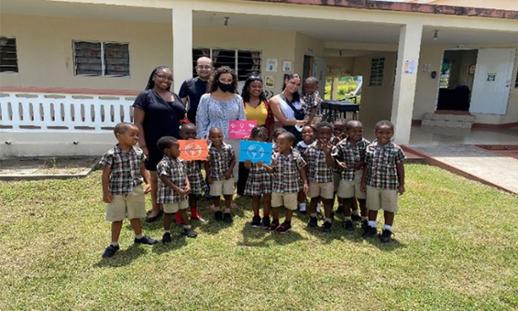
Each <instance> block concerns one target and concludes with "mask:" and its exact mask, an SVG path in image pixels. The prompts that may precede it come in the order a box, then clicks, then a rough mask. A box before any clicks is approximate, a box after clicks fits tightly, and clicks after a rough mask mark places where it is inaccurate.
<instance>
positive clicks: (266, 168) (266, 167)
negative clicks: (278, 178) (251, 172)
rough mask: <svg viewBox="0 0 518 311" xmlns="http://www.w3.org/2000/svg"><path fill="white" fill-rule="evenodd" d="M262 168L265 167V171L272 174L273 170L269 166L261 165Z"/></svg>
mask: <svg viewBox="0 0 518 311" xmlns="http://www.w3.org/2000/svg"><path fill="white" fill-rule="evenodd" d="M261 166H262V167H264V169H265V170H266V171H267V172H271V171H272V170H273V168H272V167H271V166H269V165H266V164H262V165H261Z"/></svg>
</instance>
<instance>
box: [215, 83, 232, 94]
mask: <svg viewBox="0 0 518 311" xmlns="http://www.w3.org/2000/svg"><path fill="white" fill-rule="evenodd" d="M218 87H219V89H220V90H222V91H223V92H230V93H234V85H233V84H226V83H222V82H221V81H218Z"/></svg>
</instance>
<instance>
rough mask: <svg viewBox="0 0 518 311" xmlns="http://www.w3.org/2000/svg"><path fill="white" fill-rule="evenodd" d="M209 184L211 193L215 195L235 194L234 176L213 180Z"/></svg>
mask: <svg viewBox="0 0 518 311" xmlns="http://www.w3.org/2000/svg"><path fill="white" fill-rule="evenodd" d="M209 186H210V191H209V194H210V195H211V196H213V197H217V196H220V195H233V194H234V178H229V179H224V180H214V181H212V184H210V185H209Z"/></svg>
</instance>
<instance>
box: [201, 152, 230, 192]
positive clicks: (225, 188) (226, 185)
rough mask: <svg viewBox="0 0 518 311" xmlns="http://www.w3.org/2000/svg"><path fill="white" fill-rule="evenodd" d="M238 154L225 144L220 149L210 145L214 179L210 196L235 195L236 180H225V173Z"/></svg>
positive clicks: (211, 172) (211, 175) (210, 173)
mask: <svg viewBox="0 0 518 311" xmlns="http://www.w3.org/2000/svg"><path fill="white" fill-rule="evenodd" d="M235 156H236V154H235V153H234V148H232V146H231V145H230V144H227V143H223V145H222V146H221V148H220V149H217V148H216V147H214V146H213V145H212V144H210V145H209V160H208V161H209V171H208V172H207V174H209V176H210V177H212V184H210V191H209V193H210V195H211V196H220V195H222V194H223V195H232V194H234V178H233V177H230V178H229V179H225V172H226V171H228V169H229V168H230V163H231V162H232V159H234V158H235Z"/></svg>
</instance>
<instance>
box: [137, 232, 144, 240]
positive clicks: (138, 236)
mask: <svg viewBox="0 0 518 311" xmlns="http://www.w3.org/2000/svg"><path fill="white" fill-rule="evenodd" d="M135 237H136V238H137V239H142V238H143V237H144V233H141V234H139V235H135Z"/></svg>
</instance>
